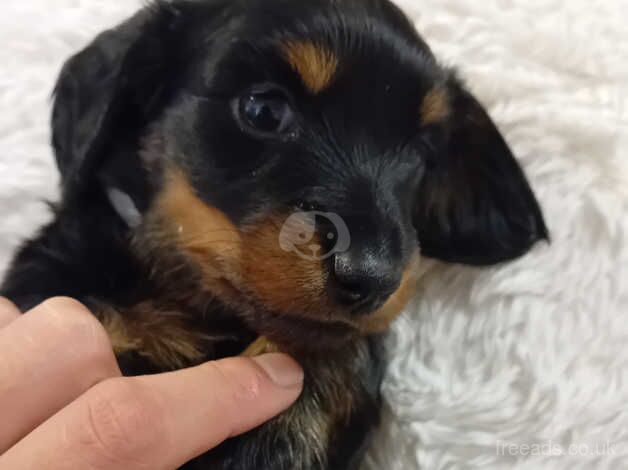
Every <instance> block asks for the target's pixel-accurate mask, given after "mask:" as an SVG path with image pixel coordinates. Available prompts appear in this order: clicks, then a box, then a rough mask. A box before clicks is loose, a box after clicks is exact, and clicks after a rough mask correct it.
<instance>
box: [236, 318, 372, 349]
mask: <svg viewBox="0 0 628 470" xmlns="http://www.w3.org/2000/svg"><path fill="white" fill-rule="evenodd" d="M245 322H246V323H247V324H248V326H249V327H250V328H251V329H253V330H254V331H255V332H256V333H257V334H258V335H259V336H264V337H266V338H268V339H269V340H270V341H271V342H272V343H274V344H276V345H277V346H278V347H279V349H280V350H282V351H285V352H294V353H297V354H308V355H316V354H326V353H330V352H332V353H333V352H334V351H338V350H340V349H342V348H343V347H346V346H347V345H349V344H351V343H352V342H353V341H355V340H357V339H359V338H360V336H362V333H361V331H360V330H359V329H358V328H357V327H355V326H353V325H351V324H349V323H346V322H342V321H319V320H313V319H311V318H304V317H302V316H297V315H293V314H277V313H269V312H259V311H258V312H256V313H255V314H253V315H251V316H248V317H247V318H246V319H245Z"/></svg>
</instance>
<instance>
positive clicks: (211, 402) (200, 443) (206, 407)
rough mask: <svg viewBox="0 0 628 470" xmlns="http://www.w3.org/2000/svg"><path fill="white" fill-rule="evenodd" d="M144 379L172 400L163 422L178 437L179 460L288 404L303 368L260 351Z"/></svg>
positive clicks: (248, 427) (296, 392)
mask: <svg viewBox="0 0 628 470" xmlns="http://www.w3.org/2000/svg"><path fill="white" fill-rule="evenodd" d="M175 378H176V380H174V379H175ZM146 380H147V381H151V382H152V383H151V384H150V386H151V388H152V389H153V390H154V391H156V392H157V393H161V394H162V396H164V397H168V398H167V400H168V403H170V404H172V406H171V407H170V409H169V411H168V416H167V421H169V424H168V425H167V426H168V427H170V429H171V431H172V432H171V433H170V435H178V436H180V437H182V442H181V443H180V445H176V446H173V447H174V448H177V449H179V451H181V452H185V453H186V454H187V455H180V456H178V458H177V460H178V462H176V463H177V464H180V463H183V462H184V461H186V460H188V459H189V458H192V457H194V456H196V455H199V454H201V453H203V452H205V451H207V450H208V449H210V448H213V447H215V446H217V445H218V444H220V443H221V442H223V441H224V440H226V439H228V438H230V437H233V436H236V435H238V434H242V433H245V432H247V431H249V430H251V429H253V428H255V427H257V426H259V425H261V424H263V423H264V422H266V421H268V420H269V419H271V418H273V417H274V416H276V415H278V414H279V413H281V412H282V411H284V410H286V409H287V408H288V407H290V406H291V405H292V404H293V403H294V402H295V401H296V400H297V398H298V397H299V395H300V394H301V391H302V388H303V370H302V369H301V367H300V366H299V365H298V364H297V363H296V362H295V361H294V360H293V359H292V358H290V357H289V356H287V355H285V354H265V355H262V356H258V357H254V358H245V357H236V358H229V359H223V360H220V361H213V362H208V363H206V364H203V365H201V366H198V367H195V368H192V369H187V370H183V371H178V372H173V373H171V374H162V375H157V376H153V377H146ZM184 441H185V442H184Z"/></svg>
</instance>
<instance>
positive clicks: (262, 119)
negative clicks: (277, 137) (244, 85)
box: [237, 89, 294, 135]
mask: <svg viewBox="0 0 628 470" xmlns="http://www.w3.org/2000/svg"><path fill="white" fill-rule="evenodd" d="M237 113H238V118H239V120H240V122H241V123H242V124H243V126H244V127H245V128H248V129H249V130H253V131H254V132H256V133H260V134H262V135H273V134H283V133H285V132H287V131H289V130H290V129H291V128H292V126H293V124H294V112H293V110H292V107H291V106H290V102H289V100H288V97H287V96H286V94H285V93H284V92H283V91H282V90H279V89H269V90H264V91H251V92H248V93H245V94H244V95H242V96H241V97H240V98H239V100H238V104H237Z"/></svg>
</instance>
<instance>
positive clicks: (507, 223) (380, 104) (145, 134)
mask: <svg viewBox="0 0 628 470" xmlns="http://www.w3.org/2000/svg"><path fill="white" fill-rule="evenodd" d="M303 3H307V4H305V5H304V4H303ZM53 126H54V131H55V144H56V150H57V159H58V161H59V163H60V167H61V170H62V173H63V175H64V184H65V189H66V199H67V200H71V199H72V198H76V197H81V196H80V195H81V194H83V196H82V197H85V196H84V195H85V194H87V193H89V194H94V192H96V193H100V192H102V194H105V195H107V197H108V199H109V201H110V203H111V204H112V205H113V206H114V208H115V209H116V210H117V212H118V214H119V215H120V217H121V218H122V219H123V220H124V221H126V222H127V224H128V225H129V227H130V230H131V231H132V232H134V233H135V235H136V237H137V238H138V239H139V240H141V244H145V245H148V246H152V247H158V249H156V250H155V249H153V250H151V251H150V256H152V257H154V258H159V257H160V256H162V255H163V256H166V255H167V256H171V255H172V253H177V254H178V256H179V257H180V258H181V259H184V260H185V262H186V263H188V264H190V265H191V266H193V267H194V269H195V270H197V271H198V272H199V273H201V276H202V279H203V288H204V289H205V290H206V291H207V292H208V293H210V294H211V295H213V296H216V297H218V298H220V299H221V300H222V301H223V302H224V303H226V304H228V305H230V306H233V307H235V308H236V310H237V311H240V312H242V315H243V316H244V317H245V319H246V320H247V321H248V322H249V323H250V325H251V326H252V327H253V328H255V329H256V330H257V331H258V332H259V333H260V334H264V335H267V336H270V337H271V338H273V339H275V340H276V341H279V342H292V343H304V342H306V343H307V342H309V343H311V342H312V341H314V342H316V344H315V345H314V346H321V347H322V346H324V345H329V344H337V343H338V342H342V341H344V340H346V339H347V338H349V337H351V336H352V335H355V334H360V333H365V332H372V331H376V330H379V329H381V328H383V327H385V326H386V325H387V324H388V323H389V322H390V320H392V319H393V318H394V317H395V315H396V314H397V313H399V312H400V311H401V309H402V308H403V306H404V305H405V304H406V302H407V301H408V299H409V297H410V295H411V293H412V290H413V284H414V283H413V273H414V272H415V270H416V266H417V263H418V260H419V253H420V252H421V251H422V252H423V254H424V255H427V256H433V257H437V258H441V259H443V260H446V261H455V262H466V263H470V264H490V263H493V262H499V261H503V260H506V259H510V258H513V257H516V256H519V255H521V254H523V253H524V252H525V251H527V250H528V249H529V247H530V246H531V245H532V244H533V243H534V242H535V241H537V240H538V239H539V238H542V237H544V236H545V235H546V231H545V227H544V224H543V220H542V217H541V213H540V210H539V208H538V205H537V203H536V201H535V199H534V197H533V195H532V192H531V190H530V188H529V187H528V185H527V183H526V181H525V178H524V176H523V174H522V172H521V170H520V169H519V167H518V166H517V164H516V162H515V160H514V159H513V157H512V155H511V153H510V151H509V149H508V147H507V146H506V144H505V143H504V141H503V139H502V138H501V136H500V134H499V132H498V131H497V129H496V128H495V126H494V125H493V123H492V122H491V121H490V119H489V118H488V116H487V115H486V113H485V111H484V110H483V109H482V107H481V106H480V105H479V104H478V103H477V101H476V100H475V99H473V97H472V96H471V95H469V94H468V92H466V91H465V90H464V89H463V88H462V86H461V85H460V84H459V83H458V82H457V80H456V78H455V77H454V76H453V75H452V74H451V73H450V72H449V71H447V70H444V69H442V68H441V67H439V65H438V64H437V62H436V61H435V59H434V57H433V56H432V54H431V52H430V50H429V49H428V48H427V46H426V45H425V44H424V43H423V41H422V40H421V39H420V38H419V37H418V36H417V35H416V33H415V31H414V30H413V28H412V26H411V25H410V24H409V23H408V21H407V20H406V19H405V17H404V16H403V15H402V14H401V13H400V12H399V11H398V10H397V9H396V8H395V7H393V6H392V5H391V4H389V3H387V2H385V1H383V0H382V1H379V0H372V1H366V0H365V1H352V0H344V1H334V2H332V1H326V0H321V1H315V2H284V1H271V2H268V1H266V2H258V1H252V2H244V4H240V3H239V2H228V3H226V2H225V3H224V4H222V3H221V2H217V1H213V2H212V1H204V2H194V3H191V2H181V3H177V2H175V3H174V4H172V5H169V6H167V7H166V6H161V7H152V8H151V9H148V10H145V11H143V12H141V13H140V14H138V15H137V16H136V17H134V18H133V19H131V20H129V22H127V23H125V24H123V25H122V26H121V27H119V28H118V29H117V30H113V31H111V32H108V33H105V34H104V35H103V36H101V37H99V38H98V39H97V40H96V41H95V43H94V44H92V45H91V46H90V47H89V48H88V49H86V50H85V51H83V52H82V53H81V54H79V55H78V56H76V57H75V58H73V59H72V60H71V61H70V62H69V63H68V65H66V68H65V69H64V72H63V74H62V78H61V80H60V83H59V86H58V92H57V100H56V104H55V117H54V120H53ZM310 345H311V344H310Z"/></svg>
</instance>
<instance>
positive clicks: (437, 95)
mask: <svg viewBox="0 0 628 470" xmlns="http://www.w3.org/2000/svg"><path fill="white" fill-rule="evenodd" d="M450 112H451V106H450V98H449V93H447V90H446V89H445V88H444V87H442V86H439V85H437V86H435V87H434V88H432V89H431V90H430V91H428V92H427V94H426V95H425V96H424V97H423V102H422V103H421V124H423V125H425V126H427V125H430V124H438V123H439V122H442V121H444V120H445V119H446V118H447V117H448V116H449V114H450Z"/></svg>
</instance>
